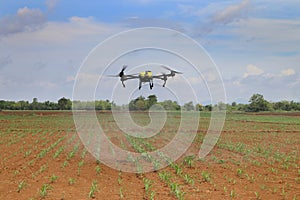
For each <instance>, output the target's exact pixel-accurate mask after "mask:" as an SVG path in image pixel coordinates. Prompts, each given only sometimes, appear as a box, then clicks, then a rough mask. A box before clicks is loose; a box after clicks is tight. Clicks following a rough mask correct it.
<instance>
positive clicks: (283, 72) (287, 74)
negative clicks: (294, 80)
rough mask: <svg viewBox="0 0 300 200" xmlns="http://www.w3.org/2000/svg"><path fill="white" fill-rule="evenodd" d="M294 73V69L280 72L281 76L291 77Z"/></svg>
mask: <svg viewBox="0 0 300 200" xmlns="http://www.w3.org/2000/svg"><path fill="white" fill-rule="evenodd" d="M295 73H296V72H295V70H294V69H285V70H282V71H281V74H282V75H283V76H291V75H294V74H295Z"/></svg>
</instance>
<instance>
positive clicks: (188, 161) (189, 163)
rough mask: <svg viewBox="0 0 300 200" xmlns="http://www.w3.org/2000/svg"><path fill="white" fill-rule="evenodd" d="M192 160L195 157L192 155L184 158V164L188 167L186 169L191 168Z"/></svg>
mask: <svg viewBox="0 0 300 200" xmlns="http://www.w3.org/2000/svg"><path fill="white" fill-rule="evenodd" d="M194 159H195V156H194V155H192V156H187V157H185V158H184V163H185V164H186V165H187V166H188V167H190V168H191V167H192V166H193V164H194Z"/></svg>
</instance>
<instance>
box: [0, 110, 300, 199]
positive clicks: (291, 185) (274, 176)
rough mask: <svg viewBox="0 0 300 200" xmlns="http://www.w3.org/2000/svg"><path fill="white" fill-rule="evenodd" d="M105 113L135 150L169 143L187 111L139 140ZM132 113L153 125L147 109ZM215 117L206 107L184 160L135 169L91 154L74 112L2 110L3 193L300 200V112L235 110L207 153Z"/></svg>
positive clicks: (108, 124)
mask: <svg viewBox="0 0 300 200" xmlns="http://www.w3.org/2000/svg"><path fill="white" fill-rule="evenodd" d="M192 114H198V113H192ZM192 114H191V115H192ZM97 117H98V118H99V122H100V124H101V126H102V128H103V129H104V132H105V133H106V134H107V136H108V138H110V140H111V141H112V142H113V143H114V144H116V145H118V146H119V147H121V148H123V149H127V150H130V151H135V152H143V151H152V150H153V149H157V148H160V147H162V146H164V145H166V144H168V142H169V141H170V139H172V138H173V137H174V135H175V134H176V130H177V129H178V124H179V123H180V113H176V112H170V113H168V119H167V122H166V124H165V126H164V127H163V129H162V130H161V132H160V133H159V134H158V135H157V136H155V137H152V138H147V139H135V138H130V137H125V136H124V135H123V134H122V132H121V130H119V129H118V127H117V124H116V123H115V122H114V119H113V116H112V114H111V113H110V112H99V113H97ZM132 117H133V119H135V121H136V122H137V123H138V124H141V125H146V124H147V123H149V117H148V114H147V113H142V112H136V113H133V114H132ZM209 122H210V114H209V113H205V112H203V113H201V119H200V123H199V128H198V130H197V135H196V137H195V139H194V142H193V144H192V145H191V146H190V148H189V149H188V150H187V152H186V153H185V154H184V155H183V156H182V157H181V158H180V159H179V160H177V161H176V163H173V164H171V165H170V166H168V167H166V168H163V169H161V170H158V171H154V172H150V173H140V174H132V173H125V172H121V171H116V170H114V169H111V168H109V167H107V166H105V165H104V164H102V163H100V162H98V161H97V160H96V159H95V158H94V157H93V156H91V155H90V154H89V152H88V151H87V150H86V149H85V148H84V146H83V145H82V143H81V141H80V139H79V137H78V135H77V133H76V128H75V125H74V121H73V117H72V112H71V111H2V112H0V157H1V159H0V161H1V163H0V199H18V200H19V199H25V200H29V199H300V162H299V158H300V113H263V114H259V115H258V114H245V113H228V114H227V116H226V121H225V125H224V128H223V131H222V134H221V136H220V138H219V140H218V142H217V144H216V146H215V147H214V149H213V150H212V151H211V152H210V154H209V155H208V156H206V157H205V158H204V159H199V158H197V157H196V156H197V155H198V152H199V149H200V146H201V144H202V142H203V138H204V136H205V134H206V130H207V129H208V126H209ZM186 131H187V132H188V131H189V130H186Z"/></svg>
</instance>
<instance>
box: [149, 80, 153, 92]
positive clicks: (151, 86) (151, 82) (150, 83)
mask: <svg viewBox="0 0 300 200" xmlns="http://www.w3.org/2000/svg"><path fill="white" fill-rule="evenodd" d="M149 85H150V90H152V88H153V81H150V82H149Z"/></svg>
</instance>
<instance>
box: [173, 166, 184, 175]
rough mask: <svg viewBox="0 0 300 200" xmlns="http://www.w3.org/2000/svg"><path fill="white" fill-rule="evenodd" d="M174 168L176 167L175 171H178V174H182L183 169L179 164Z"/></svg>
mask: <svg viewBox="0 0 300 200" xmlns="http://www.w3.org/2000/svg"><path fill="white" fill-rule="evenodd" d="M173 168H174V169H175V173H176V174H177V175H180V174H181V172H182V169H181V168H180V167H179V165H177V164H175V165H174V167H173Z"/></svg>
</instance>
